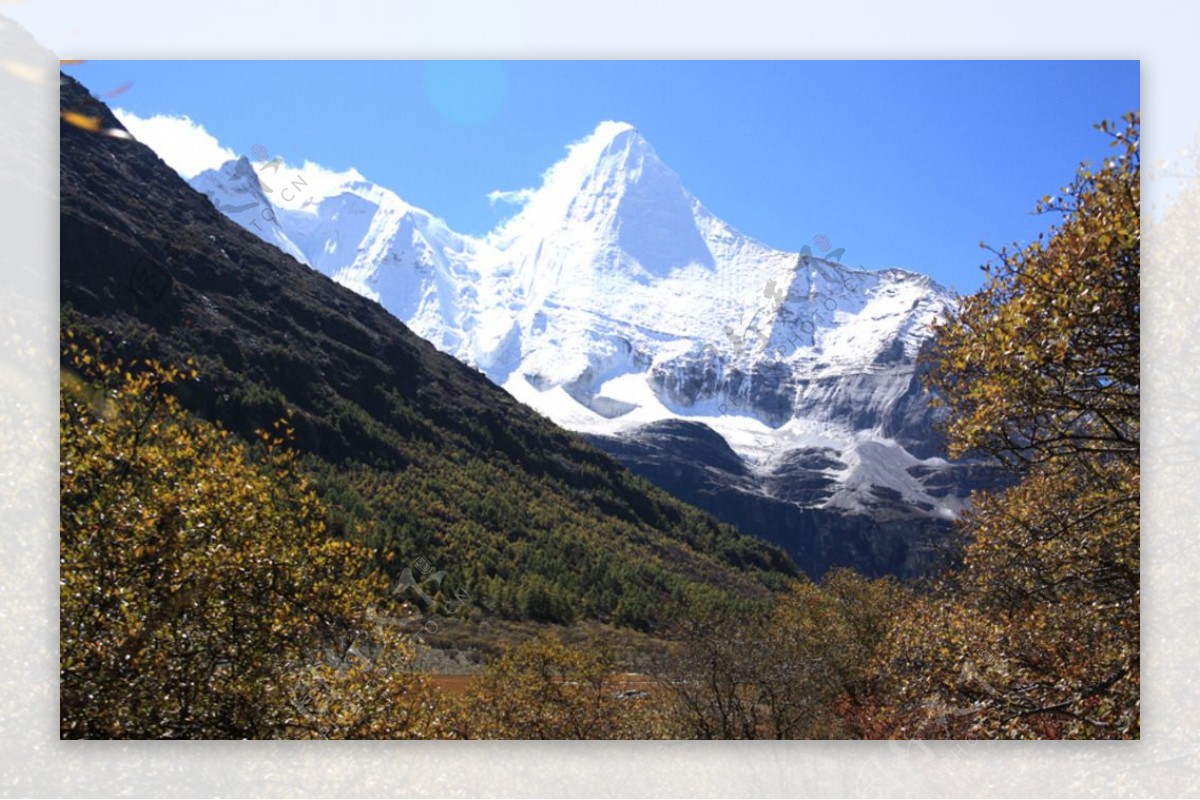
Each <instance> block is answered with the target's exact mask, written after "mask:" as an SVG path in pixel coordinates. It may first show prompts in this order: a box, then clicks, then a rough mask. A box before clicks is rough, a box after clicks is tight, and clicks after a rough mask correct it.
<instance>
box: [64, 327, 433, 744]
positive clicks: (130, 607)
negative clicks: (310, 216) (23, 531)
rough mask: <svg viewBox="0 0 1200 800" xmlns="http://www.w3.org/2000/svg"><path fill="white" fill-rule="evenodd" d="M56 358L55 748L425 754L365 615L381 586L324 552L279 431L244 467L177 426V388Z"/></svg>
mask: <svg viewBox="0 0 1200 800" xmlns="http://www.w3.org/2000/svg"><path fill="white" fill-rule="evenodd" d="M63 340H64V349H65V352H64V367H63V372H62V382H61V391H60V408H59V412H60V413H59V419H60V431H61V437H60V460H61V529H60V551H59V552H60V604H61V618H60V708H61V735H62V736H63V737H64V738H81V737H87V738H127V737H136V738H216V737H278V736H286V737H296V736H304V737H307V736H335V737H336V736H372V735H382V736H395V735H405V734H408V735H436V733H437V731H438V730H440V729H439V727H438V721H437V720H436V719H431V718H430V714H429V712H428V709H427V708H425V707H423V706H422V705H421V703H420V702H417V700H418V699H419V698H420V696H421V695H422V693H423V692H425V691H426V690H427V687H424V686H423V685H422V684H421V683H420V682H419V681H416V680H414V679H413V676H412V675H411V674H410V672H406V671H405V669H404V664H405V663H407V657H408V655H409V653H410V650H409V648H408V645H407V643H406V642H405V641H403V640H402V638H401V637H399V636H397V635H395V633H394V632H392V631H389V630H388V629H387V628H386V626H381V625H379V624H378V622H377V620H373V619H372V618H371V616H370V613H369V612H371V611H373V610H375V611H377V605H378V603H379V599H380V598H385V599H386V598H387V597H388V593H387V589H388V586H387V583H386V581H385V580H384V579H383V578H382V577H381V576H380V575H378V574H372V573H369V572H368V571H367V570H366V568H365V565H367V564H368V563H369V559H368V558H367V554H366V553H365V552H363V551H362V550H361V549H360V548H359V547H357V546H355V545H353V544H351V543H350V542H347V541H342V540H337V539H334V538H332V537H330V536H329V535H327V533H326V531H325V523H324V512H323V509H322V508H321V506H320V504H319V503H318V501H317V498H316V496H315V495H314V493H313V491H312V489H311V488H310V487H309V485H308V481H307V479H306V478H305V477H304V476H303V475H302V474H301V473H300V472H299V471H298V470H297V468H296V463H295V460H294V457H293V456H292V454H291V453H290V452H288V451H287V450H285V449H283V448H282V447H281V445H282V444H283V440H284V438H285V436H286V425H285V424H283V423H281V424H280V425H279V426H278V430H275V431H272V432H270V433H263V434H262V436H263V437H264V439H265V440H266V441H265V442H264V445H263V447H262V448H261V451H262V453H261V454H260V455H257V456H252V455H251V452H250V450H249V449H248V448H247V445H245V444H244V443H239V442H237V441H235V440H234V439H232V438H231V437H230V436H229V435H228V433H227V432H226V431H223V430H220V429H218V428H216V427H214V426H213V425H211V424H209V423H206V422H203V421H201V420H198V419H195V418H192V417H190V416H189V415H187V414H186V413H185V412H184V411H183V410H182V409H181V408H180V406H179V404H178V402H177V400H176V399H175V398H174V397H173V395H172V394H171V392H170V389H171V388H172V386H173V385H174V384H177V383H179V382H182V381H187V380H190V379H192V378H194V377H195V376H194V373H192V372H190V370H185V371H181V370H178V369H174V368H171V367H168V366H164V365H161V364H158V363H154V362H151V363H136V362H133V363H122V362H121V361H119V360H116V361H111V362H110V361H107V360H105V359H102V358H101V357H100V356H99V354H98V353H99V350H98V343H96V342H87V343H85V342H82V341H77V340H76V338H75V336H74V334H73V333H72V332H71V331H69V330H66V331H64V334H63ZM427 705H428V703H425V706H427Z"/></svg>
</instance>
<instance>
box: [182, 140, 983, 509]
mask: <svg viewBox="0 0 1200 800" xmlns="http://www.w3.org/2000/svg"><path fill="white" fill-rule="evenodd" d="M354 178H356V179H347V180H345V181H343V182H341V183H340V184H339V183H335V184H334V185H326V186H323V187H322V188H321V190H320V192H319V193H317V192H310V193H309V195H308V196H306V197H304V198H303V200H302V202H292V203H290V204H278V203H273V201H272V200H271V199H268V198H269V195H267V194H264V193H263V192H262V190H261V186H260V183H259V180H258V179H257V177H256V175H255V172H254V170H253V168H252V167H251V165H250V164H249V162H247V160H246V159H244V158H243V159H240V160H238V161H236V162H229V163H228V164H226V165H224V166H222V167H221V168H220V169H219V170H210V171H208V172H206V173H203V174H201V175H199V176H197V177H196V178H195V179H194V180H193V181H192V183H193V185H194V186H195V187H196V188H197V189H199V190H200V191H202V192H204V193H205V194H207V195H208V196H209V197H210V198H212V199H213V202H214V204H216V205H217V207H218V208H220V209H221V210H223V211H225V213H227V214H229V215H230V216H231V217H232V218H233V219H235V220H237V221H238V222H239V224H242V225H243V227H247V228H248V229H250V230H253V231H254V232H256V233H258V234H259V235H260V236H262V238H264V239H265V240H266V241H268V242H271V243H273V244H275V245H276V246H278V247H279V248H280V249H282V250H283V251H284V252H287V253H290V254H292V255H293V256H295V257H296V258H297V259H299V260H301V261H304V262H305V263H307V264H309V265H311V266H312V267H314V268H316V269H318V270H320V271H322V272H324V273H325V274H327V275H330V276H331V277H333V278H334V279H335V280H337V281H339V282H341V283H343V284H344V285H346V286H348V287H350V288H352V289H354V290H355V291H357V292H359V293H361V294H363V295H366V296H368V297H371V298H373V299H375V300H377V301H378V302H380V303H382V304H383V305H384V306H385V307H386V308H387V309H389V310H390V311H391V312H392V313H394V314H395V315H396V316H397V317H399V318H400V319H401V320H403V321H404V322H405V323H406V324H408V325H409V326H410V327H411V328H412V329H413V330H414V331H416V332H417V333H418V334H420V335H421V336H424V337H425V338H427V339H429V340H430V341H431V342H433V343H434V344H435V345H436V346H437V347H439V348H440V349H442V350H444V351H446V352H449V353H451V354H453V355H455V356H457V357H458V358H459V359H461V360H463V361H465V362H466V363H468V364H471V365H473V366H475V367H477V368H479V369H480V370H482V371H484V372H485V373H486V374H487V375H488V376H489V377H490V378H491V379H492V380H494V381H495V382H496V383H498V384H500V385H502V386H504V387H505V388H506V389H507V390H508V391H509V392H511V393H512V394H513V395H514V396H515V397H517V398H518V399H519V400H521V401H523V402H525V403H527V404H528V405H530V406H533V407H534V408H536V409H537V410H539V411H541V412H542V413H544V414H546V415H547V416H549V417H550V418H552V419H554V420H555V421H556V422H558V423H559V424H562V425H563V426H565V427H567V428H571V429H574V430H577V431H581V432H586V433H592V434H599V435H612V436H631V435H635V432H636V431H637V429H638V428H639V427H641V426H645V425H648V424H651V423H656V422H661V421H663V420H672V419H678V420H689V421H693V422H700V423H703V424H704V425H707V426H708V427H709V428H711V429H712V430H714V431H716V432H717V433H718V434H720V435H721V436H722V437H723V438H724V439H725V441H726V442H727V443H728V444H729V446H730V447H731V448H732V449H733V450H734V451H735V452H736V453H738V454H739V455H740V456H742V457H743V458H744V459H745V460H746V462H747V463H748V464H749V465H750V466H751V467H752V468H753V469H754V470H756V471H759V472H761V473H763V474H769V473H770V472H771V470H772V469H773V468H774V467H775V466H777V465H781V464H783V463H785V462H786V460H787V454H788V453H790V452H794V451H797V450H801V449H805V448H814V447H817V448H829V449H830V450H832V451H836V452H837V453H838V454H839V458H840V462H839V463H841V464H843V465H844V467H845V468H844V469H838V470H836V472H835V471H834V470H833V469H832V468H831V471H830V474H831V475H833V476H834V477H836V479H837V481H838V483H839V485H840V486H841V489H840V490H839V491H838V492H836V493H835V494H834V495H833V496H832V497H831V498H830V499H828V500H827V501H826V503H825V504H826V505H827V506H829V507H831V508H841V509H846V510H855V509H863V508H867V507H870V506H871V504H872V502H875V500H877V498H878V496H879V494H880V492H881V491H882V492H883V493H884V494H887V493H888V492H893V491H894V492H895V493H896V495H895V497H896V498H897V503H906V504H910V505H912V504H917V503H920V504H923V506H924V507H928V508H929V509H931V510H930V511H929V512H928V513H929V514H930V515H941V516H952V515H953V514H954V513H956V512H957V511H958V510H959V509H960V508H961V501H960V500H958V499H956V498H955V497H946V496H940V497H939V496H934V495H931V494H929V493H927V492H926V490H925V488H924V486H923V484H922V482H921V480H919V479H918V478H916V477H913V473H917V474H927V473H930V472H933V471H936V470H937V469H939V468H942V467H944V466H945V462H941V461H940V459H937V458H933V457H927V458H926V459H924V460H921V459H918V458H916V457H915V456H914V455H913V454H912V452H911V450H912V449H914V448H916V449H921V447H923V445H922V443H924V442H927V441H929V440H930V437H931V436H932V435H933V434H932V427H931V425H930V422H931V420H932V413H933V412H932V411H931V410H929V409H928V404H927V403H925V402H924V400H923V399H922V398H921V396H920V387H919V381H918V380H916V379H915V370H916V367H915V361H916V356H917V353H918V351H919V350H920V348H921V346H922V344H923V343H924V342H925V341H926V340H927V339H928V336H929V326H930V324H931V323H932V322H933V321H934V320H935V319H937V318H938V317H941V316H943V315H945V314H946V313H947V311H948V310H949V309H951V308H952V305H953V299H952V297H951V296H950V294H949V293H948V292H946V291H945V290H944V289H942V288H941V287H940V286H938V285H937V284H936V283H934V282H933V281H931V280H930V279H929V278H927V277H925V276H922V275H919V274H916V273H912V272H908V271H905V270H900V269H887V270H882V271H864V270H855V269H849V268H847V267H843V266H842V265H840V264H838V263H835V262H832V261H827V260H822V259H820V258H815V257H812V256H809V255H801V254H799V253H791V252H784V251H780V250H774V249H772V248H770V247H767V246H766V245H764V244H762V243H760V242H758V241H755V240H754V239H752V238H750V237H748V236H744V235H743V234H741V233H739V232H738V231H736V230H734V229H733V228H731V227H730V226H728V225H727V224H725V223H724V222H722V221H721V220H719V219H717V218H716V217H714V216H713V215H712V214H711V213H710V212H709V211H708V210H707V209H706V208H705V207H704V206H703V205H702V204H701V203H700V201H699V200H697V199H696V198H695V197H693V196H692V195H691V194H690V193H689V192H688V191H687V189H686V188H685V187H684V186H683V184H682V182H681V180H680V178H679V176H678V175H676V174H675V173H674V172H673V171H672V170H671V169H670V168H669V167H668V166H666V164H664V163H663V162H662V161H661V160H660V159H659V157H658V154H657V153H656V152H655V150H654V148H653V147H652V146H651V145H650V143H649V142H647V141H646V140H645V139H644V138H643V137H642V136H641V134H640V133H639V132H638V131H637V129H636V128H634V127H633V126H632V125H629V124H628V123H624V122H603V123H601V124H600V125H598V126H597V128H596V129H595V131H593V132H592V134H591V135H589V136H587V137H585V138H584V139H582V140H580V141H579V142H576V143H574V144H572V145H570V146H569V147H568V150H567V155H566V156H565V157H564V158H563V159H562V160H561V161H559V162H558V163H557V164H555V165H554V166H552V167H551V168H550V169H548V170H547V171H546V173H545V174H544V175H543V176H542V184H541V186H540V187H537V188H534V189H526V190H521V191H518V192H498V193H496V195H495V196H499V197H506V198H514V197H515V198H517V199H519V200H520V201H521V206H520V209H519V210H518V211H517V212H516V213H515V215H514V216H512V217H511V218H510V219H508V220H507V221H506V222H504V223H503V224H502V225H500V226H499V227H498V228H497V229H496V230H495V231H493V232H491V233H490V234H488V235H486V236H484V237H468V236H464V235H461V234H458V233H456V232H454V231H452V230H451V229H450V228H449V227H448V226H447V225H446V224H445V223H444V222H443V221H442V220H440V219H438V218H437V217H435V216H433V215H432V214H430V213H429V212H426V211H424V210H422V209H419V208H416V207H414V206H411V205H409V204H408V203H406V202H405V201H403V200H402V199H401V198H400V197H398V196H397V195H396V194H394V193H393V192H391V191H389V190H387V189H384V188H382V187H380V186H376V185H374V184H372V183H370V182H368V181H365V180H361V179H358V178H360V176H357V175H356V174H355V175H354ZM252 204H253V205H252ZM268 210H270V211H273V214H269V216H273V217H274V222H273V223H271V222H269V221H268V220H266V219H265V218H264V211H268ZM260 220H261V222H260ZM914 443H915V444H914ZM924 449H926V450H929V449H936V448H935V447H925V448H924ZM922 464H923V465H924V466H925V467H927V469H925V470H911V469H910V468H911V467H914V466H917V465H922ZM872 487H874V488H875V489H876V490H877V491H876V492H875V494H874V496H873V497H874V498H875V500H871V498H868V497H866V495H868V494H870V493H871V490H872ZM880 487H882V489H880ZM943 494H944V493H943ZM869 501H870V502H869Z"/></svg>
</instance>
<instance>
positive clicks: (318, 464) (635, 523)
mask: <svg viewBox="0 0 1200 800" xmlns="http://www.w3.org/2000/svg"><path fill="white" fill-rule="evenodd" d="M61 107H62V110H63V111H64V112H73V113H76V114H82V115H85V116H88V117H93V118H96V119H99V120H100V127H102V128H117V129H119V128H120V125H119V123H118V122H117V121H116V119H115V118H113V116H112V115H111V113H110V112H109V111H108V109H107V108H105V107H104V106H103V104H102V103H100V102H98V101H97V100H95V99H93V98H92V97H91V96H90V95H89V94H88V93H87V91H86V89H84V87H83V86H81V85H80V84H78V83H77V82H76V81H74V80H73V79H71V78H69V77H65V78H64V79H63V86H62V96H61ZM61 128H62V130H61V169H62V175H61V204H62V212H61V302H62V305H63V314H64V321H65V322H66V323H67V324H70V325H72V326H73V327H75V328H76V329H79V330H81V331H85V332H92V333H95V334H97V335H99V336H100V337H101V339H102V341H103V342H104V344H105V346H106V347H108V348H111V350H112V351H114V352H115V353H118V354H120V355H122V356H125V357H146V356H152V357H156V358H159V359H161V360H163V361H166V362H170V363H182V362H183V361H184V360H185V359H186V358H188V357H194V358H195V359H196V361H197V366H198V368H199V370H200V372H201V380H200V381H199V382H198V383H196V384H192V385H188V386H187V387H185V388H184V389H181V391H180V396H181V399H182V400H183V401H184V403H185V405H187V407H188V408H190V409H191V410H193V411H194V412H196V413H198V414H200V415H202V416H204V417H207V418H210V419H214V420H216V421H219V422H220V423H222V424H223V425H225V426H226V427H228V428H230V429H232V430H233V431H235V432H237V433H239V434H241V435H242V436H244V437H246V438H253V435H254V432H255V431H256V430H257V429H265V428H268V427H269V426H270V424H271V423H272V422H273V421H274V420H277V419H279V418H280V417H283V416H285V415H286V414H289V413H290V414H291V416H292V427H294V429H295V431H296V434H295V444H296V446H297V447H298V448H299V449H300V450H302V451H303V452H304V453H306V454H307V457H306V464H307V466H308V468H309V469H310V471H311V472H312V473H313V474H314V475H315V476H316V477H317V479H318V485H319V487H320V488H321V490H322V492H323V493H324V496H325V498H326V500H327V502H328V503H329V504H330V506H331V513H332V515H333V523H334V526H335V530H337V531H339V532H344V533H347V534H350V535H355V536H360V537H363V538H365V539H366V540H367V541H368V542H369V543H371V544H374V545H376V546H378V547H379V552H380V558H381V560H382V563H386V565H387V567H388V568H389V569H392V570H393V571H394V572H398V571H399V570H401V569H402V568H403V567H405V566H408V565H409V564H410V561H411V560H413V559H417V558H419V557H423V558H425V559H426V560H427V561H428V562H430V563H432V564H433V565H434V566H436V567H437V568H439V569H444V570H446V571H447V576H446V578H445V583H446V585H447V586H449V585H451V582H457V585H459V586H464V587H466V588H468V589H469V590H470V591H472V592H473V593H474V596H477V597H478V596H486V597H490V598H491V600H492V602H493V604H494V606H495V607H496V608H497V609H499V610H500V611H502V612H505V613H509V614H511V615H514V616H528V617H533V618H542V619H569V618H572V617H574V616H578V615H588V616H598V617H600V618H605V619H608V618H615V619H618V620H619V621H623V622H629V623H636V624H651V623H653V622H654V620H655V617H656V615H657V613H658V611H659V610H660V609H661V608H662V606H663V602H664V601H665V600H667V599H670V598H671V597H676V598H678V597H682V596H684V595H690V594H696V593H705V592H709V591H712V590H713V589H714V588H715V589H716V590H719V591H721V592H725V593H727V594H728V595H729V596H730V597H733V596H755V595H762V593H763V592H764V591H765V589H764V587H765V586H780V585H782V583H783V581H784V579H785V578H786V576H788V575H790V574H793V573H794V569H793V567H792V566H791V564H790V563H789V562H788V560H787V558H786V556H784V555H783V554H782V553H781V552H780V551H778V550H776V549H775V548H773V547H770V546H768V545H765V544H763V543H761V542H758V541H755V540H753V539H751V538H749V537H745V536H742V535H739V534H737V533H736V532H735V531H733V530H732V529H731V528H729V527H727V526H724V525H721V524H720V523H717V522H716V521H715V520H713V519H712V518H711V517H709V516H707V515H706V514H703V513H701V512H699V511H697V510H695V509H693V508H691V507H689V506H686V505H684V504H682V503H680V502H678V501H676V500H674V499H673V498H670V497H669V496H667V495H666V494H664V493H662V492H660V491H659V490H657V489H655V488H653V487H652V486H650V485H649V484H648V483H646V482H645V481H643V480H641V479H639V478H636V477H634V476H633V475H631V474H630V473H629V472H627V471H626V470H625V469H624V468H623V467H621V466H620V465H618V464H617V463H616V462H615V461H613V460H612V459H611V458H610V457H609V456H607V455H605V454H604V453H602V452H600V451H599V450H597V449H595V448H593V447H591V446H590V445H588V444H586V443H585V442H583V441H582V440H581V439H580V438H578V437H576V436H575V435H573V434H570V433H568V432H566V431H564V430H562V429H560V428H558V427H556V426H555V425H553V424H552V423H550V422H548V421H547V420H545V419H544V418H542V417H540V416H539V415H537V414H536V413H534V412H533V411H531V410H529V409H527V408H526V407H524V406H522V405H520V404H519V403H517V402H516V401H515V400H513V399H512V397H510V396H509V395H508V394H507V393H505V392H504V391H503V390H501V389H499V388H497V387H496V386H495V385H493V384H492V383H491V382H490V381H488V380H487V379H486V378H485V377H484V376H483V375H482V374H480V373H478V372H476V371H474V370H472V369H470V368H468V367H466V366H464V365H462V364H460V363H459V362H458V361H456V360H455V359H453V358H451V357H450V356H447V355H443V354H441V353H439V352H438V351H437V350H435V349H434V348H433V347H432V346H431V345H430V344H428V343H427V342H425V341H424V340H422V339H420V338H418V337H417V336H415V335H414V334H413V333H411V332H410V331H409V330H408V329H407V328H406V327H405V326H404V325H403V324H402V323H400V322H399V321H398V320H396V319H395V318H394V317H392V316H391V315H390V314H388V313H387V312H386V311H384V310H383V308H382V307H380V306H379V305H378V304H376V303H373V302H371V301H369V300H367V299H365V298H363V297H360V296H359V295H357V294H355V293H354V292H352V291H350V290H348V289H345V288H344V287H342V286H340V285H338V284H336V283H334V282H333V281H332V280H330V279H328V278H326V277H324V276H323V275H321V274H319V273H317V272H315V271H313V270H311V269H309V268H308V267H306V266H303V265H301V264H299V263H297V262H296V261H294V260H293V259H292V258H290V257H289V256H286V255H284V254H282V253H280V252H279V251H278V250H276V249H275V248H273V247H271V246H270V245H267V244H265V243H263V242H262V241H260V240H259V239H257V238H256V237H254V236H252V235H251V234H249V233H247V232H246V231H244V230H243V229H241V228H240V227H239V226H238V225H236V224H235V223H233V222H231V221H230V220H228V219H226V218H225V217H223V216H222V215H221V214H220V213H218V211H217V210H216V209H215V208H213V206H212V205H211V204H210V203H209V201H208V200H207V199H206V198H205V197H204V196H203V195H200V194H199V193H197V192H196V191H194V190H193V189H191V188H190V187H189V186H188V185H187V184H186V183H185V182H184V181H183V180H182V179H180V178H179V177H178V176H177V175H176V174H175V173H174V172H173V171H172V170H171V169H170V168H169V167H168V166H167V165H166V164H164V163H163V162H162V161H161V160H160V159H159V158H158V157H157V156H156V155H155V154H154V153H153V152H152V151H151V150H149V148H146V147H144V146H142V145H140V144H138V143H136V142H131V141H127V140H125V139H121V138H115V137H111V136H106V135H103V134H101V133H96V132H92V131H89V130H84V129H81V128H79V127H76V126H74V125H71V124H67V122H64V123H63V125H62V126H61Z"/></svg>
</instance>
